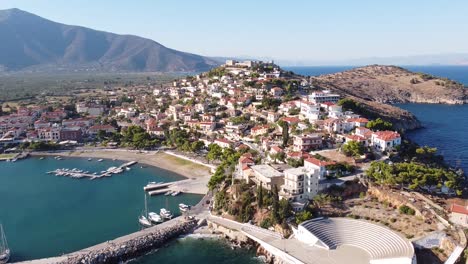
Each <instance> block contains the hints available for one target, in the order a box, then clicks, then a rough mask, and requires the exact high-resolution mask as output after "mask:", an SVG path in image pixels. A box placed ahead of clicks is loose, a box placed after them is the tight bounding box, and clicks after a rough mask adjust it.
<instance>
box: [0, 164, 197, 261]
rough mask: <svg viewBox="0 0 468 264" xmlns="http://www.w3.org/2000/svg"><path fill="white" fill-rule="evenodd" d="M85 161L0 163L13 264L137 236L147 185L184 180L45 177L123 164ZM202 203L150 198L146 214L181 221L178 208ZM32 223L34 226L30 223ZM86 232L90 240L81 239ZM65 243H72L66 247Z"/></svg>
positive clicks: (161, 175)
mask: <svg viewBox="0 0 468 264" xmlns="http://www.w3.org/2000/svg"><path fill="white" fill-rule="evenodd" d="M87 159H88V158H87V157H86V158H75V157H64V158H63V160H56V159H54V156H50V157H49V156H46V157H45V158H43V159H41V158H40V156H32V157H31V158H29V159H25V160H21V161H17V162H15V163H11V162H9V163H8V162H0V200H1V201H2V210H0V219H1V222H2V224H3V228H4V231H5V235H6V237H7V239H8V247H9V248H10V250H11V257H10V262H12V263H14V262H19V261H26V260H31V259H38V258H44V257H52V256H60V255H62V254H63V253H65V254H66V253H69V252H73V251H76V250H79V249H82V248H86V247H89V246H91V245H94V244H96V243H100V242H104V241H108V240H112V239H114V238H116V237H120V236H123V235H126V234H130V233H132V232H136V231H138V230H140V229H141V227H140V225H139V222H138V216H139V214H141V212H142V211H143V209H144V204H143V194H142V187H143V186H145V185H146V184H148V182H155V183H160V182H165V183H167V182H176V181H180V180H183V179H186V178H184V177H182V176H180V175H178V174H176V173H173V172H170V171H167V170H162V169H159V168H157V167H152V166H147V167H146V168H140V166H132V169H131V170H130V171H125V172H124V173H121V174H119V175H118V177H106V178H103V180H98V181H89V180H81V181H78V180H74V179H71V178H68V177H50V176H52V175H46V174H45V172H47V171H53V170H55V169H56V168H62V167H65V168H77V169H80V170H82V171H83V172H85V171H89V172H90V174H92V173H93V172H97V173H99V172H101V171H105V170H107V169H108V168H110V167H119V166H121V165H122V164H123V163H124V162H122V161H118V160H116V161H112V158H109V159H105V160H104V161H103V162H97V159H96V158H93V161H92V162H89V161H87ZM125 162H126V161H125ZM48 176H49V177H48ZM16 186H22V188H21V189H17V188H15V187H16ZM116 194H118V195H116ZM120 194H125V195H120ZM200 199H201V196H200V195H196V194H190V193H184V194H181V195H178V196H176V197H172V196H170V197H166V196H163V195H160V196H153V197H149V196H148V213H150V212H155V213H156V214H158V215H159V213H160V209H161V208H166V209H167V210H170V211H171V212H173V213H174V217H177V216H178V215H180V213H179V208H178V205H179V203H186V204H196V203H197V202H198V201H199V200H200ZM3 202H4V203H3ZM32 205H33V206H32ZM25 208H28V210H25ZM83 215H88V216H91V215H92V216H93V220H92V221H83V217H82V216H83ZM32 218H34V221H32V222H31V221H30V219H32ZM109 219H112V221H109ZM150 220H151V219H150ZM160 226H161V224H158V226H157V227H158V228H159V227H160ZM70 230H80V232H70ZM83 232H85V233H86V234H89V235H87V236H83ZM25 238H27V239H25ZM64 238H66V239H67V241H69V242H67V243H63V241H64ZM44 240H46V241H47V243H44Z"/></svg>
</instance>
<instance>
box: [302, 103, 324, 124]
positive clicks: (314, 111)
mask: <svg viewBox="0 0 468 264" xmlns="http://www.w3.org/2000/svg"><path fill="white" fill-rule="evenodd" d="M301 115H303V116H304V117H305V118H306V119H309V121H310V122H313V121H315V120H318V119H320V105H318V104H315V103H311V102H301Z"/></svg>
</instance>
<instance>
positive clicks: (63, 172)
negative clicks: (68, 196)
mask: <svg viewBox="0 0 468 264" xmlns="http://www.w3.org/2000/svg"><path fill="white" fill-rule="evenodd" d="M136 163H137V162H136V161H129V162H126V163H124V164H122V165H120V166H119V167H111V168H109V169H107V170H106V171H105V172H101V173H100V174H97V173H96V174H91V173H89V172H83V171H82V170H78V169H56V170H54V171H49V172H47V173H48V174H55V175H56V176H64V177H71V178H74V179H81V178H89V179H91V180H95V179H100V178H103V177H110V176H112V174H118V173H122V172H124V171H125V169H126V168H127V167H130V166H133V165H135V164H136Z"/></svg>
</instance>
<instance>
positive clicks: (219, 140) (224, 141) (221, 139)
mask: <svg viewBox="0 0 468 264" xmlns="http://www.w3.org/2000/svg"><path fill="white" fill-rule="evenodd" d="M215 141H216V142H222V143H228V144H231V143H232V142H231V141H230V140H228V139H225V138H218V139H216V140H215Z"/></svg>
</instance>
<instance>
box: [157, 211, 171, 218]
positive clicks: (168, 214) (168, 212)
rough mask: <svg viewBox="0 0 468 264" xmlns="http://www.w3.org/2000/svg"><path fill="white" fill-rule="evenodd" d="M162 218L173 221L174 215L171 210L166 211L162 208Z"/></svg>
mask: <svg viewBox="0 0 468 264" xmlns="http://www.w3.org/2000/svg"><path fill="white" fill-rule="evenodd" d="M159 214H160V215H161V217H162V218H164V219H171V218H172V213H171V211H169V210H166V209H165V208H161V211H160V212H159Z"/></svg>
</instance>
